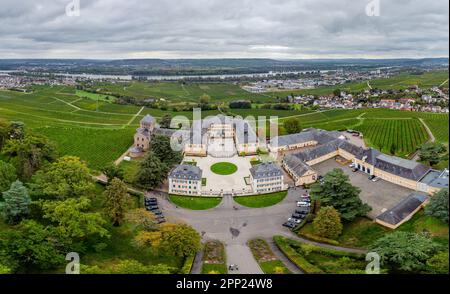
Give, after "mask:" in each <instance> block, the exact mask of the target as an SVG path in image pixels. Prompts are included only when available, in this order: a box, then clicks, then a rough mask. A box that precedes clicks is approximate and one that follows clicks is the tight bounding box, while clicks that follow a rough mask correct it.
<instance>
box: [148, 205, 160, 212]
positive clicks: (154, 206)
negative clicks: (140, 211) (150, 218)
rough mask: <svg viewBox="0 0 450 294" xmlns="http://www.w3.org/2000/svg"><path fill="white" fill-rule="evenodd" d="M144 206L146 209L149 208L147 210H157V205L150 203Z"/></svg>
mask: <svg viewBox="0 0 450 294" xmlns="http://www.w3.org/2000/svg"><path fill="white" fill-rule="evenodd" d="M146 208H147V210H149V211H155V210H159V207H158V205H150V206H147V207H146Z"/></svg>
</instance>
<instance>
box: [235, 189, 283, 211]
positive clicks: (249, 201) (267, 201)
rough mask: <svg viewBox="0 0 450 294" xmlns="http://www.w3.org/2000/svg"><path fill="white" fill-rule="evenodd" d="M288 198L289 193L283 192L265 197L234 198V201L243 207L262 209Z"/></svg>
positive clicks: (265, 195)
mask: <svg viewBox="0 0 450 294" xmlns="http://www.w3.org/2000/svg"><path fill="white" fill-rule="evenodd" d="M286 196H287V191H281V192H276V193H271V194H264V195H254V196H238V197H234V201H236V202H237V203H239V204H240V205H243V206H247V207H252V208H261V207H269V206H273V205H275V204H278V203H279V202H281V201H283V199H284V198H285V197H286Z"/></svg>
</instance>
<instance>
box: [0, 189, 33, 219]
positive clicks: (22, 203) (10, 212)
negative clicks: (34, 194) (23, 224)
mask: <svg viewBox="0 0 450 294" xmlns="http://www.w3.org/2000/svg"><path fill="white" fill-rule="evenodd" d="M3 199H4V200H5V201H4V203H3V205H2V206H1V211H2V214H3V217H4V218H5V220H6V221H7V222H8V223H10V224H16V223H19V222H20V221H21V220H22V219H23V218H25V217H26V216H28V214H29V213H30V209H29V206H30V204H31V198H30V196H29V195H28V191H27V188H25V187H24V186H23V184H22V182H20V181H15V182H13V183H12V184H11V188H10V189H9V190H8V191H6V192H3Z"/></svg>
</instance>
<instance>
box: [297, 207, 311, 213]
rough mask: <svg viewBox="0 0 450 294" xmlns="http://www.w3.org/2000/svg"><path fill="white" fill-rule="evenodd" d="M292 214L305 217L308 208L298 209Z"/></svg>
mask: <svg viewBox="0 0 450 294" xmlns="http://www.w3.org/2000/svg"><path fill="white" fill-rule="evenodd" d="M294 213H297V214H302V215H307V214H308V213H309V207H299V208H298V209H296V210H295V211H294Z"/></svg>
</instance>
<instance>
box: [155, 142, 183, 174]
mask: <svg viewBox="0 0 450 294" xmlns="http://www.w3.org/2000/svg"><path fill="white" fill-rule="evenodd" d="M151 149H152V152H153V154H155V156H156V157H158V158H159V160H160V161H161V162H163V163H165V164H166V165H167V166H168V167H172V166H173V165H174V164H178V163H180V162H181V159H182V158H183V156H182V155H181V152H178V151H173V150H172V147H171V146H170V138H169V137H166V136H162V135H156V136H155V137H153V139H152V143H151Z"/></svg>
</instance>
